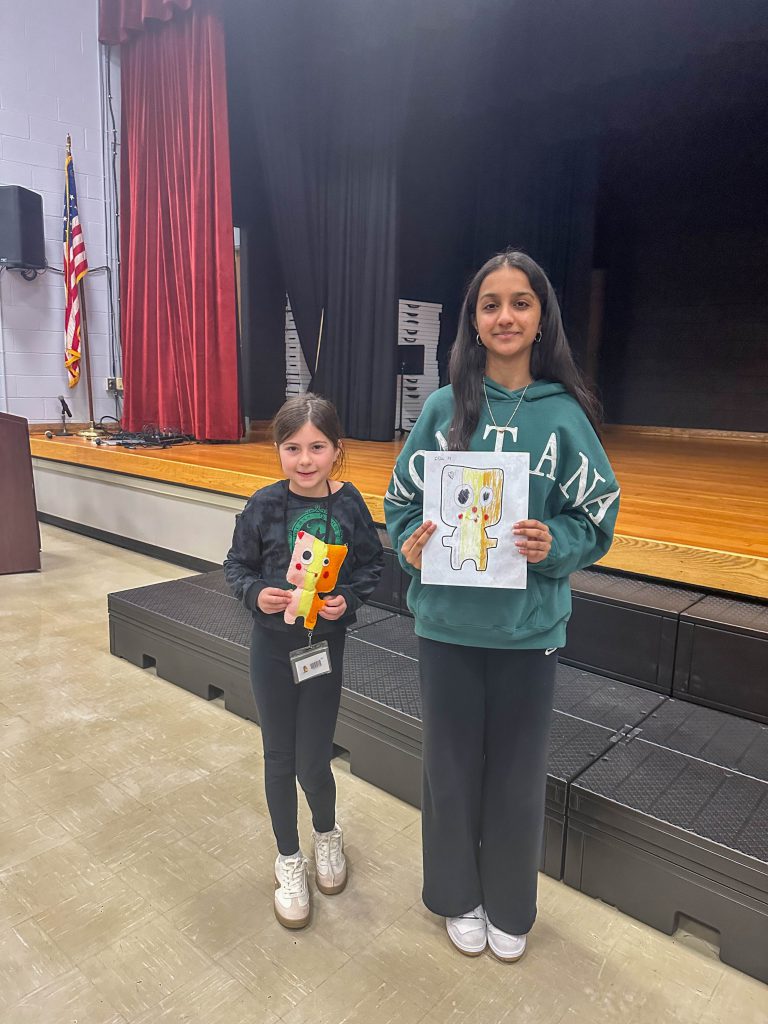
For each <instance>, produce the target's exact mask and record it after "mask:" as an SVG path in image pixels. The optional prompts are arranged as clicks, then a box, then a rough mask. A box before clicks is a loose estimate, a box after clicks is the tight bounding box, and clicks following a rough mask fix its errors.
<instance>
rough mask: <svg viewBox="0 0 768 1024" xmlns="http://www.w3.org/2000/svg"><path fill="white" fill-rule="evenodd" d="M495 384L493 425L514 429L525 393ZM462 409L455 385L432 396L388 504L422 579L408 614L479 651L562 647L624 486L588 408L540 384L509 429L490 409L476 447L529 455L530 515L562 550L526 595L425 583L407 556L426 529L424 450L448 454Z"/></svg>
mask: <svg viewBox="0 0 768 1024" xmlns="http://www.w3.org/2000/svg"><path fill="white" fill-rule="evenodd" d="M485 385H486V388H487V393H488V399H489V401H490V404H491V409H492V411H493V418H494V419H495V421H496V423H497V424H505V423H506V422H507V420H508V419H509V417H510V416H511V415H512V412H513V410H514V408H515V405H516V404H517V402H518V399H519V398H520V395H521V393H522V389H521V390H520V391H508V390H507V389H506V388H503V387H502V386H501V385H500V384H497V383H495V381H492V380H490V379H489V378H487V377H486V378H485ZM453 404H454V403H453V391H452V389H451V388H450V386H449V387H445V388H441V389H440V390H439V391H436V392H434V394H432V395H430V396H429V398H428V399H427V401H426V402H425V404H424V409H423V411H422V413H421V415H420V416H419V419H418V420H417V422H416V424H415V426H414V428H413V430H412V431H411V433H410V435H409V437H408V440H407V441H406V443H405V445H404V447H403V449H402V451H401V453H400V456H399V457H398V460H397V463H396V465H395V469H394V472H393V474H392V479H391V481H390V484H389V489H388V491H387V494H386V496H385V499H384V510H385V515H386V521H387V529H388V530H389V535H390V537H391V538H392V543H393V545H394V546H395V549H396V551H397V552H398V554H399V558H400V562H401V564H402V566H403V568H404V569H405V570H406V571H407V572H409V573H410V574H411V576H412V577H413V579H412V580H411V584H410V587H409V589H408V607H409V608H410V610H411V612H412V613H413V615H414V618H415V620H416V633H417V634H418V635H419V636H422V637H426V638H428V639H431V640H440V641H443V642H444V643H454V644H464V645H466V646H469V647H485V648H491V647H493V648H529V649H530V648H534V649H541V648H544V649H549V648H556V647H562V646H564V644H565V628H566V624H567V622H568V619H569V617H570V614H571V589H570V585H569V581H568V577H569V576H570V574H571V573H572V572H575V571H576V570H577V569H583V568H584V567H585V566H588V565H591V564H592V563H593V562H596V561H598V559H600V558H602V557H603V555H604V554H605V553H606V552H607V551H608V549H609V547H610V546H611V541H612V539H613V529H614V525H615V523H616V515H617V513H618V508H619V494H620V489H619V485H618V483H617V482H616V477H615V476H614V474H613V470H612V469H611V466H610V463H609V462H608V458H607V456H606V454H605V452H604V450H603V447H602V445H601V444H600V441H599V439H598V437H597V435H596V434H595V432H594V430H593V429H592V426H591V424H590V422H589V420H588V419H587V417H586V416H585V414H584V411H583V410H582V408H581V406H580V405H579V403H578V402H577V401H576V400H575V399H574V398H572V397H571V395H569V394H568V392H567V391H566V390H565V388H564V387H563V385H562V384H556V383H552V382H550V381H546V380H537V381H535V382H534V383H533V384H531V385H530V387H529V388H528V391H527V392H526V394H525V398H524V400H523V402H522V403H521V405H520V408H519V409H518V411H517V414H516V415H515V417H514V419H513V420H512V422H511V423H510V424H509V425H508V426H506V427H505V426H495V425H494V423H493V422H492V421H491V417H490V416H489V415H488V408H487V406H486V405H485V403H483V408H482V411H481V414H480V422H479V423H478V426H477V429H476V430H475V433H474V434H473V436H472V440H471V442H470V446H469V450H470V451H473V452H493V451H496V452H500V451H503V452H528V453H529V455H530V496H529V508H528V518H529V519H539V520H541V521H542V522H544V523H546V525H547V526H548V527H549V530H550V532H551V534H552V548H551V550H550V552H549V554H548V555H547V557H546V558H545V559H544V560H543V561H542V562H536V563H530V562H529V563H528V585H527V588H526V589H525V590H504V589H495V588H490V587H488V588H486V587H457V586H435V585H429V586H424V585H423V584H422V583H421V573H420V571H419V570H418V569H414V568H413V566H412V565H409V564H408V563H407V562H406V561H405V559H404V558H403V556H402V554H401V553H400V551H401V548H402V544H403V542H404V541H405V540H407V539H408V537H410V535H411V534H412V533H413V531H414V530H415V529H416V528H417V527H418V526H419V525H420V524H421V523H422V522H423V518H424V517H423V497H424V483H423V480H424V452H426V451H439V450H441V449H442V450H446V449H447V447H448V445H447V441H446V438H447V437H448V430H449V428H450V425H451V420H452V418H453Z"/></svg>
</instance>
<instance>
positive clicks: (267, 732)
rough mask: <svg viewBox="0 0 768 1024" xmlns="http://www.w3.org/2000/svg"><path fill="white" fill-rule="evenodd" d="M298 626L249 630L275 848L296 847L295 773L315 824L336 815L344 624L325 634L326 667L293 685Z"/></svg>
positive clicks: (301, 641)
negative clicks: (335, 773) (336, 750)
mask: <svg viewBox="0 0 768 1024" xmlns="http://www.w3.org/2000/svg"><path fill="white" fill-rule="evenodd" d="M305 637H306V634H305V633H304V631H303V630H297V631H295V632H294V631H288V630H285V631H284V630H272V629H265V628H264V627H263V626H261V625H259V624H258V623H257V624H255V625H254V627H253V633H252V635H251V685H252V687H253V695H254V697H255V698H256V707H257V708H258V711H259V721H260V724H261V736H262V741H263V743H264V786H265V789H266V794H267V805H268V807H269V813H270V817H271V818H272V828H273V830H274V833H275V839H277V848H278V850H279V851H280V853H282V854H284V855H285V856H286V857H290V856H291V855H292V854H294V853H296V852H297V850H298V849H299V832H298V827H297V817H298V799H297V795H296V779H297V778H298V780H299V784H300V785H301V788H302V789H303V790H304V793H305V794H306V797H307V803H308V804H309V806H310V810H311V811H312V824H313V826H314V828H315V831H316V832H330V831H331V829H332V828H333V827H334V824H335V821H336V783H335V782H334V779H333V772H332V771H331V758H332V756H333V734H334V731H335V729H336V718H337V716H338V713H339V701H340V699H341V677H342V666H343V662H344V632H343V631H341V632H340V633H338V634H333V635H331V636H325V637H323V639H324V640H327V641H328V647H329V648H330V654H331V668H332V671H331V672H330V673H329V674H328V675H324V676H316V677H315V678H314V679H309V680H307V681H306V682H303V683H299V684H298V685H296V683H294V681H293V676H292V675H291V665H290V661H289V654H290V652H291V651H293V650H296V649H297V648H299V647H304V646H305V645H306V638H305Z"/></svg>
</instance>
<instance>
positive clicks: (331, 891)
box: [312, 822, 347, 896]
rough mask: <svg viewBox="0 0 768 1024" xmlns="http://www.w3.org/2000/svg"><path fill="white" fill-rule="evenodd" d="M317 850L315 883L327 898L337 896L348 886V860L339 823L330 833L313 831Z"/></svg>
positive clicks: (313, 840)
mask: <svg viewBox="0 0 768 1024" xmlns="http://www.w3.org/2000/svg"><path fill="white" fill-rule="evenodd" d="M312 845H313V846H314V848H315V881H316V882H317V888H318V889H319V890H320V892H322V893H324V894H325V895H326V896H335V895H336V893H338V892H341V891H342V890H343V889H344V888H345V886H346V884H347V859H346V857H345V856H344V833H343V832H342V831H341V826H340V825H339V823H338V822H336V824H335V825H334V826H333V828H332V829H331V831H330V832H315V830H314V829H313V830H312Z"/></svg>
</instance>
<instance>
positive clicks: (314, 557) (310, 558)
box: [283, 530, 347, 629]
mask: <svg viewBox="0 0 768 1024" xmlns="http://www.w3.org/2000/svg"><path fill="white" fill-rule="evenodd" d="M346 557H347V545H346V544H326V543H325V541H322V540H318V539H317V537H313V536H312V534H311V533H307V532H306V531H305V530H300V531H299V534H298V536H297V537H296V543H295V544H294V546H293V554H292V555H291V564H290V567H289V569H288V572H287V574H286V577H285V578H286V579H287V580H288V582H289V583H295V584H296V589H295V590H294V591H293V593H292V594H291V601H290V604H289V605H288V607H287V608H286V609H285V613H284V615H283V618H284V619H285V621H286V622H287V623H288V624H289V625H291V626H292V625H293V623H294V622H295V621H296V619H297V618H303V619H304V626H305V627H306V628H307V629H314V628H315V626H316V624H317V613H318V612H319V611H320V609H321V608H322V607H323V605H324V604H325V601H324V600H323V599H322V598H321V597H320V596H319V595H320V594H321V593H323V594H327V593H328V592H329V591H330V590H333V588H334V587H335V586H336V581H337V580H338V578H339V570H340V569H341V565H342V562H343V561H344V559H345V558H346Z"/></svg>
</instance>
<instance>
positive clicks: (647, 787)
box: [565, 739, 768, 981]
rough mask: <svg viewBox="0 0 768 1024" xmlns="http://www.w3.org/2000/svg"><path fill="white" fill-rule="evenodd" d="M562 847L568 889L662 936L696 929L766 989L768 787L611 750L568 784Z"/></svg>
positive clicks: (655, 753)
mask: <svg viewBox="0 0 768 1024" xmlns="http://www.w3.org/2000/svg"><path fill="white" fill-rule="evenodd" d="M565 848H566V856H565V881H566V882H567V883H568V884H569V885H572V886H574V887H575V888H578V889H580V890H581V891H582V892H585V893H587V894H588V895H590V896H595V897H597V898H599V899H602V900H605V901H606V902H607V903H610V904H612V905H613V906H616V907H618V908H619V909H621V910H622V911H624V912H625V913H628V914H631V915H632V916H633V917H636V918H638V919H639V920H641V921H645V922H646V923H648V924H651V925H653V927H655V928H658V929H659V930H660V931H664V932H666V933H667V934H672V933H673V932H674V931H675V929H676V927H677V921H678V917H679V915H680V914H684V915H686V916H687V917H690V918H693V919H694V920H696V921H700V922H702V923H703V924H705V925H707V926H709V927H710V928H713V929H715V930H717V931H718V932H719V933H720V955H721V959H722V960H723V961H724V962H725V963H728V964H731V965H733V966H734V967H738V968H739V970H742V971H745V972H746V973H747V974H751V975H753V976H754V977H756V978H760V979H762V980H763V981H768V956H766V950H768V783H766V782H763V781H761V780H759V779H755V778H752V777H750V776H746V775H741V774H739V773H737V772H732V771H729V770H728V769H726V768H721V767H720V766H718V765H713V764H708V763H706V762H705V761H702V760H700V759H698V758H694V757H690V756H689V755H686V754H681V753H679V752H677V751H673V750H669V749H666V748H663V747H659V746H656V745H655V744H652V743H648V742H646V741H644V740H642V739H633V740H631V741H629V742H620V743H618V744H616V745H615V746H614V747H613V749H612V750H611V751H610V753H608V754H606V755H604V756H603V757H602V758H601V759H600V760H598V761H597V762H596V763H595V764H594V765H593V766H592V767H591V768H588V769H587V770H586V771H585V772H584V773H583V774H582V775H581V776H580V777H579V778H578V779H577V780H575V781H574V782H573V783H572V784H571V787H570V797H569V809H568V817H567V841H566V847H565Z"/></svg>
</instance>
